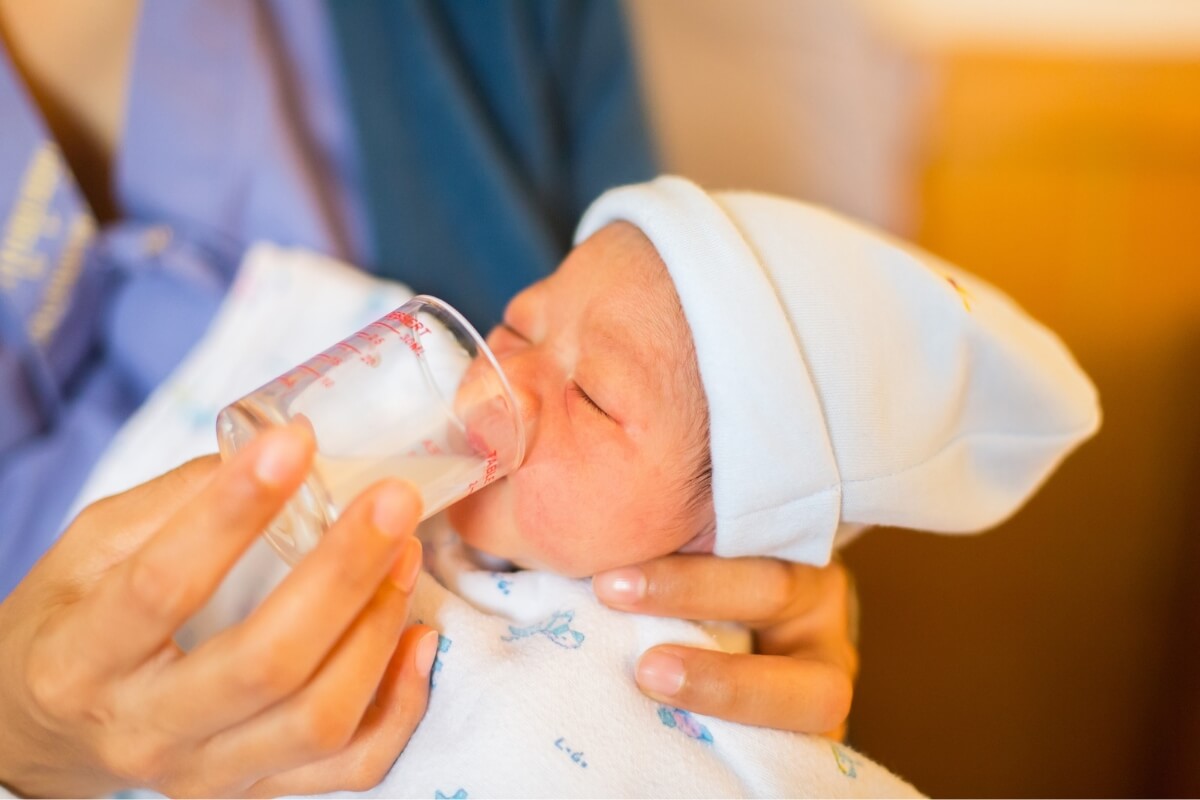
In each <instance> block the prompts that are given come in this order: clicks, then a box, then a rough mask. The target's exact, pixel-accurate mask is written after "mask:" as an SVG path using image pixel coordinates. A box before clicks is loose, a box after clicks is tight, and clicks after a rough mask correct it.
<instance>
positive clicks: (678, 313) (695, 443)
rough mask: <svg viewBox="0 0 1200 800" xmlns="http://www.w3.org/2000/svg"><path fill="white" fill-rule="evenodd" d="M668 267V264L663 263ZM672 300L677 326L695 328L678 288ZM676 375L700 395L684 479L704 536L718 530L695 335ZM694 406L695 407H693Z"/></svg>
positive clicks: (689, 512)
mask: <svg viewBox="0 0 1200 800" xmlns="http://www.w3.org/2000/svg"><path fill="white" fill-rule="evenodd" d="M663 269H664V270H665V269H666V267H665V265H664V266H663ZM670 294H671V302H670V303H668V304H667V308H669V309H670V312H669V313H670V314H671V315H672V316H674V317H675V320H674V321H675V322H676V323H678V324H677V326H676V330H684V331H689V332H690V330H691V328H690V327H689V326H688V324H687V318H686V316H685V315H684V313H683V305H682V304H681V303H680V302H679V296H678V295H677V294H676V293H675V291H674V288H673V287H672V290H671V292H670ZM673 363H674V364H675V370H676V379H677V380H678V381H679V382H680V383H681V384H682V385H684V386H687V387H688V388H689V389H690V390H691V392H690V394H691V395H692V396H693V397H698V398H700V402H699V406H700V407H699V409H697V410H698V411H699V413H698V414H696V415H695V417H694V418H695V420H696V423H695V425H693V426H692V430H691V432H690V434H689V436H688V440H689V441H688V447H687V449H686V450H685V451H684V458H685V463H690V464H694V465H695V467H694V468H693V469H692V471H691V472H690V473H689V474H688V477H687V479H686V480H685V482H684V485H683V489H684V492H685V496H686V498H687V500H686V503H687V504H686V506H685V509H686V512H685V516H686V518H687V519H702V520H703V523H702V527H701V528H700V529H699V530H696V531H694V534H695V535H696V537H697V538H703V537H705V536H710V535H711V534H713V533H715V530H714V529H715V526H716V516H715V515H714V514H713V510H712V476H713V462H712V448H711V447H710V446H709V417H708V403H707V402H706V401H705V399H704V397H705V395H704V384H703V382H702V381H701V379H700V364H699V361H698V360H697V358H696V345H695V343H694V342H693V341H692V337H691V335H690V333H689V335H686V336H684V337H683V342H682V352H679V353H676V358H675V359H674V362H673ZM689 410H691V409H689Z"/></svg>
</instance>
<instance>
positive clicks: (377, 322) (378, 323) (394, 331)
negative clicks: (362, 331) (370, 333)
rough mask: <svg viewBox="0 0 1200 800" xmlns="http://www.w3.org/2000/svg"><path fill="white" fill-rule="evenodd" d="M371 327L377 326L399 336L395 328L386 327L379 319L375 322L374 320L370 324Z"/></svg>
mask: <svg viewBox="0 0 1200 800" xmlns="http://www.w3.org/2000/svg"><path fill="white" fill-rule="evenodd" d="M371 325H378V326H380V327H381V328H387V329H388V330H389V331H391V332H392V333H394V334H396V335H397V336H399V335H400V331H398V330H396V329H395V328H393V327H392V326H391V325H388V324H387V323H386V322H384V321H383V320H381V319H377V320H375V321H374V322H372V323H371ZM367 327H368V328H369V327H370V325H368V326H367Z"/></svg>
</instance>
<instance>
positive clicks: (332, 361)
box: [317, 353, 342, 367]
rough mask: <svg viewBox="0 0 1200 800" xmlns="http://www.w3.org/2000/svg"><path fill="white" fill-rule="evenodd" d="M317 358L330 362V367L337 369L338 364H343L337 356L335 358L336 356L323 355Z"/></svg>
mask: <svg viewBox="0 0 1200 800" xmlns="http://www.w3.org/2000/svg"><path fill="white" fill-rule="evenodd" d="M317 358H320V359H324V360H325V361H328V362H329V364H330V366H334V367H336V366H337V365H338V364H341V363H342V360H341V359H340V358H338V357H337V356H334V355H330V354H329V353H321V354H320V355H319V356H317Z"/></svg>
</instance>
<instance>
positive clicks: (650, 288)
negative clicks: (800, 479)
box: [614, 222, 716, 539]
mask: <svg viewBox="0 0 1200 800" xmlns="http://www.w3.org/2000/svg"><path fill="white" fill-rule="evenodd" d="M614 227H616V228H618V229H619V230H620V232H621V235H623V236H626V237H630V239H631V240H633V241H634V242H636V244H635V245H634V247H635V248H636V250H637V252H638V253H639V254H640V256H641V258H642V259H643V260H644V263H645V264H646V266H647V267H648V268H647V269H646V270H643V271H641V272H640V273H635V275H638V274H640V277H637V278H634V280H639V281H640V282H642V285H641V287H640V288H641V289H642V290H643V291H644V293H645V298H644V302H643V304H642V307H643V308H647V309H661V313H651V314H648V315H641V316H640V317H639V318H640V319H641V320H642V322H643V324H645V325H646V326H647V329H648V331H649V337H648V338H649V340H651V341H655V342H659V343H661V344H662V346H663V348H664V349H663V351H662V352H661V354H660V355H661V357H662V359H663V362H664V363H665V364H667V365H669V369H670V370H671V373H672V374H671V378H672V383H673V384H674V385H675V386H676V387H682V388H683V390H684V393H683V397H684V398H695V400H694V403H695V407H694V408H683V409H678V412H681V413H684V414H686V415H687V416H688V417H689V418H691V419H694V420H695V424H694V425H692V427H691V430H690V431H689V433H688V441H687V443H686V445H685V446H684V448H683V450H682V452H681V454H680V455H681V456H682V458H683V462H682V463H683V464H684V465H693V466H692V468H691V469H690V470H687V471H685V472H683V473H682V474H683V478H682V479H681V480H680V481H679V482H678V483H677V484H676V485H675V486H674V487H672V488H674V489H675V490H676V491H678V492H679V496H681V497H683V498H684V507H683V511H684V513H683V515H682V518H683V519H686V520H688V524H689V526H694V521H695V520H701V521H702V522H701V523H700V526H699V528H698V529H694V530H692V531H690V532H691V533H692V534H693V536H694V537H695V538H697V539H699V538H702V537H704V536H710V535H711V534H712V533H713V532H714V528H715V526H716V518H715V515H714V513H713V510H712V473H713V464H712V451H711V449H710V447H709V421H708V403H707V401H706V400H705V394H704V384H703V382H702V381H701V379H700V365H699V362H698V360H697V358H696V346H695V344H694V343H693V341H692V336H691V326H689V325H688V322H687V317H686V315H685V314H684V312H683V304H682V303H680V301H679V295H678V294H677V293H676V292H675V284H674V282H673V281H672V280H671V277H670V272H669V270H668V269H667V266H666V264H665V263H663V260H662V258H661V257H660V256H659V254H658V251H657V250H656V249H655V247H654V244H653V243H652V242H651V241H650V240H649V239H648V238H647V237H646V235H645V234H644V233H642V231H641V230H639V229H638V228H636V227H634V226H633V225H631V224H629V223H627V222H617V223H615V224H614ZM664 279H665V280H664ZM631 316H632V315H631Z"/></svg>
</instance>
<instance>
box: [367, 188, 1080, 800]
mask: <svg viewBox="0 0 1200 800" xmlns="http://www.w3.org/2000/svg"><path fill="white" fill-rule="evenodd" d="M577 241H578V242H579V244H578V246H577V248H576V249H575V250H574V251H573V252H572V253H571V255H570V256H569V257H568V258H567V259H566V261H565V262H564V263H563V264H562V266H561V267H560V268H559V270H558V271H557V272H555V273H554V274H553V275H551V276H550V277H549V278H547V279H545V280H543V281H541V282H539V283H537V284H535V285H533V286H531V287H529V288H528V289H526V290H525V291H523V292H522V293H521V294H519V295H518V296H517V297H516V298H514V299H513V301H512V302H511V303H510V305H509V307H508V310H507V312H506V314H505V319H504V324H503V325H501V326H500V327H499V328H497V329H496V330H494V331H493V332H492V333H491V335H490V337H489V343H490V345H491V347H492V349H493V350H494V352H495V354H496V356H497V358H498V359H499V361H500V363H501V364H502V366H503V368H504V370H505V373H506V374H507V376H508V378H509V380H510V382H511V384H512V386H513V389H514V392H515V394H516V396H517V400H518V404H519V406H520V408H521V412H522V414H523V417H524V422H525V425H526V432H527V438H528V445H527V455H526V457H525V461H524V463H523V465H522V466H521V468H520V469H519V470H518V471H517V472H516V473H514V474H512V475H510V476H508V477H507V478H505V479H503V480H501V481H498V482H497V483H495V484H493V485H491V486H489V487H488V488H486V489H484V490H482V491H480V492H479V493H477V494H475V495H472V496H470V497H468V498H467V499H465V500H463V501H462V502H460V503H459V504H457V505H455V506H453V507H452V508H451V509H450V510H449V511H448V512H447V514H445V515H442V516H441V517H438V518H435V519H434V520H433V521H432V524H431V525H429V526H428V528H429V529H428V530H427V531H426V536H427V541H428V543H429V544H428V547H427V555H428V562H429V563H428V566H429V569H430V573H431V575H427V576H423V577H422V579H421V584H420V586H419V588H418V591H417V596H416V600H415V605H414V616H415V617H417V618H418V619H420V620H421V621H423V622H425V623H427V624H430V625H433V626H434V627H436V628H438V629H439V630H440V631H441V633H442V639H441V641H440V645H439V651H440V652H439V656H438V660H437V662H436V663H435V666H434V671H433V690H432V693H431V697H430V703H429V707H428V712H427V714H426V716H425V719H424V721H423V722H422V723H421V726H420V727H419V729H418V730H417V732H416V734H415V735H414V736H413V738H412V740H411V741H410V743H409V745H408V747H407V748H406V750H405V751H404V753H403V754H402V755H401V757H400V759H399V760H398V761H397V763H396V765H395V766H394V768H393V770H392V772H391V774H390V775H389V776H388V778H387V779H386V780H385V781H384V782H383V783H382V784H381V785H380V786H379V787H377V788H376V789H375V790H374V791H373V792H372V793H373V794H378V795H383V796H397V795H404V796H421V797H435V796H437V797H492V796H568V795H570V796H688V797H696V796H706V797H711V796H747V795H752V796H826V797H832V796H858V795H863V796H896V795H906V794H913V793H914V790H913V789H912V787H910V786H908V785H907V784H906V783H904V782H903V781H901V780H899V779H897V778H895V777H894V776H892V775H891V774H890V773H888V772H887V771H886V770H884V769H882V768H881V767H878V766H877V765H875V764H873V763H871V762H870V761H869V760H867V759H866V758H865V757H863V756H861V755H859V754H856V753H854V752H853V751H851V750H850V749H849V748H847V747H844V746H842V745H839V744H836V743H831V742H829V741H828V740H824V739H821V738H818V737H810V736H802V735H797V734H790V733H784V732H780V731H773V730H765V729H757V728H750V727H746V726H741V725H737V724H733V723H728V722H724V721H721V720H716V719H710V718H706V717H702V716H700V715H694V714H690V713H688V712H686V711H682V710H680V709H677V708H673V707H670V706H666V705H661V704H658V703H656V702H654V701H653V700H651V699H649V698H647V697H646V696H644V695H643V694H641V693H640V692H639V691H638V690H637V688H636V687H635V685H634V683H633V680H632V678H631V675H632V674H633V668H634V663H635V661H636V659H637V658H638V656H639V654H640V653H642V652H643V651H645V650H646V649H647V648H649V647H651V646H653V645H656V644H662V643H681V644H689V645H702V646H703V645H707V646H714V640H713V639H712V637H710V635H709V633H707V632H706V630H705V629H704V627H703V626H701V625H698V624H690V623H684V622H680V621H678V620H670V619H651V618H646V617H638V616H634V615H629V614H623V613H619V612H614V611H611V610H609V609H607V608H605V607H604V606H602V605H601V604H599V603H598V602H597V601H596V600H595V598H594V596H593V595H592V593H591V588H590V584H589V583H588V582H587V581H586V580H580V578H584V577H586V576H590V575H592V574H594V573H596V572H598V571H601V570H607V569H610V568H614V567H620V566H623V565H629V564H634V563H638V562H641V561H644V560H646V559H649V558H653V557H656V556H661V555H665V554H668V553H673V552H699V551H712V552H715V553H717V554H718V555H722V556H731V557H732V556H743V555H770V556H777V557H780V558H785V559H792V560H796V561H804V562H808V563H812V564H823V563H825V562H826V561H827V560H828V559H829V557H830V553H831V550H832V549H833V547H834V546H835V545H836V544H837V543H839V542H840V541H842V540H844V539H845V538H847V537H849V536H850V535H852V534H853V533H855V532H857V531H858V530H860V529H861V528H862V527H864V526H867V525H875V524H888V525H901V526H907V527H914V528H921V529H926V530H937V531H945V532H953V531H970V530H978V529H981V528H984V527H987V526H990V525H994V524H996V523H998V522H1000V521H1001V520H1003V519H1004V518H1005V517H1007V516H1008V515H1009V514H1011V513H1013V512H1014V511H1015V510H1016V509H1017V508H1018V507H1019V506H1020V505H1021V504H1022V503H1023V502H1024V501H1025V500H1026V499H1027V498H1028V497H1029V495H1030V494H1032V492H1033V491H1034V490H1035V489H1036V488H1037V486H1038V485H1039V484H1040V483H1041V482H1042V481H1043V480H1044V479H1045V478H1046V477H1047V476H1048V475H1049V473H1050V472H1051V471H1052V470H1053V469H1054V467H1055V466H1056V465H1057V464H1058V462H1059V461H1060V460H1061V459H1062V458H1063V457H1065V456H1066V454H1067V453H1068V452H1069V451H1070V450H1071V449H1072V448H1074V447H1075V446H1076V445H1078V444H1079V443H1080V442H1081V441H1083V440H1084V439H1086V438H1087V437H1088V436H1090V435H1091V434H1092V433H1093V432H1094V431H1095V430H1096V427H1097V425H1098V421H1099V412H1098V407H1097V402H1096V396H1095V392H1094V390H1093V388H1092V386H1091V384H1090V383H1089V382H1088V380H1087V378H1086V377H1085V376H1084V375H1083V373H1082V372H1081V371H1080V370H1079V368H1078V367H1077V366H1076V365H1075V363H1074V362H1073V361H1072V359H1071V357H1070V355H1069V354H1068V353H1067V352H1066V350H1065V349H1064V348H1063V346H1062V345H1061V343H1060V342H1059V341H1058V340H1057V339H1056V338H1055V337H1054V336H1053V335H1052V334H1050V333H1049V332H1048V331H1046V330H1045V329H1043V328H1041V327H1040V326H1038V325H1037V324H1036V323H1035V322H1033V321H1032V320H1030V319H1029V318H1028V317H1026V316H1025V315H1024V314H1023V313H1022V312H1021V311H1020V310H1019V309H1017V308H1016V306H1015V305H1013V304H1012V302H1011V301H1009V300H1008V299H1007V298H1005V297H1003V296H1002V295H1000V294H999V293H998V292H997V291H996V290H994V289H992V288H991V287H989V286H988V285H986V284H984V283H982V282H981V281H979V280H977V279H975V278H972V277H971V276H969V275H966V274H964V273H962V272H960V271H958V270H955V269H953V268H951V267H949V266H947V265H944V264H941V263H940V262H937V261H936V260H935V259H933V258H932V257H930V256H928V255H925V254H922V253H919V252H915V251H912V250H908V249H906V248H904V247H903V246H901V245H899V244H897V243H895V242H892V241H889V240H886V239H884V238H882V237H880V236H879V235H877V234H875V233H872V232H870V231H867V230H865V229H863V228H861V227H859V226H857V225H854V224H852V223H850V222H848V221H846V220H844V219H841V218H839V217H836V216H834V215H831V214H828V213H826V212H823V211H819V210H817V209H814V208H812V207H809V206H805V205H802V204H799V203H795V202H791V201H788V200H783V199H780V198H774V197H768V196H764V195H755V194H716V195H709V194H707V193H705V192H704V191H702V190H701V189H699V188H698V187H696V186H694V185H693V184H691V183H689V182H687V181H684V180H681V179H678V178H661V179H659V180H657V181H654V182H653V183H649V184H644V185H640V186H632V187H625V188H621V189H617V190H614V191H612V192H609V193H607V194H606V195H604V196H603V197H601V198H600V199H599V200H598V201H597V202H596V203H595V204H593V206H592V207H591V209H590V210H589V211H588V213H587V214H586V215H585V217H584V219H583V221H582V223H581V224H580V227H579V230H578V234H577ZM511 565H515V566H518V567H521V568H523V569H522V570H520V571H513V570H512V569H511Z"/></svg>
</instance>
